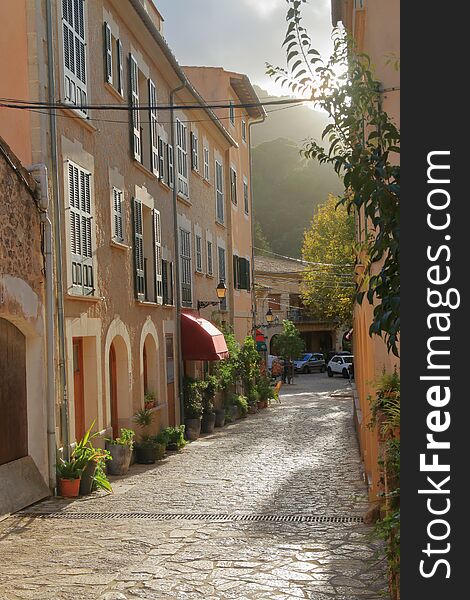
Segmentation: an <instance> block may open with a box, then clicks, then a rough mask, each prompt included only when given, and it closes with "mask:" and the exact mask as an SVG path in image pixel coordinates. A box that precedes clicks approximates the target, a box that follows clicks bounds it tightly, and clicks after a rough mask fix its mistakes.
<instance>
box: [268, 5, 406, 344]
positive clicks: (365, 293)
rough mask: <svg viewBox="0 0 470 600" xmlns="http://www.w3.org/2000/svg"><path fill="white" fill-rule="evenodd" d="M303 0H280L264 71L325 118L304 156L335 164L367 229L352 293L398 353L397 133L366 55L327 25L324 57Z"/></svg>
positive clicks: (347, 198)
mask: <svg viewBox="0 0 470 600" xmlns="http://www.w3.org/2000/svg"><path fill="white" fill-rule="evenodd" d="M305 2H306V0H287V3H288V5H289V9H288V12H287V23H288V26H287V32H286V36H285V39H284V43H283V46H284V47H285V49H286V55H287V65H286V68H281V67H276V66H273V65H271V64H269V63H268V64H267V73H268V74H269V75H271V76H272V77H273V78H274V79H275V81H276V82H279V83H281V84H282V85H283V86H285V87H287V88H288V89H289V90H290V92H291V93H293V94H295V95H296V96H299V97H301V98H305V99H308V100H311V101H313V102H314V103H315V106H316V107H317V108H318V109H321V110H323V111H325V112H326V113H327V114H328V115H329V117H330V123H329V124H328V125H327V127H326V128H325V129H324V131H323V135H322V142H321V143H318V142H317V141H315V140H308V141H307V142H306V143H305V145H304V148H303V154H304V156H305V157H306V158H310V159H315V160H317V161H319V162H320V163H327V164H330V165H332V166H333V167H334V169H335V171H336V173H337V174H338V175H339V176H340V177H341V178H342V179H343V182H344V187H345V192H344V194H343V195H342V196H341V197H340V198H339V204H344V205H345V206H346V207H347V209H348V210H349V211H352V210H355V211H356V214H357V220H358V222H359V223H360V220H361V219H362V222H363V225H362V226H361V229H364V230H368V232H367V233H365V234H364V237H365V240H364V244H363V245H362V246H361V248H360V249H359V250H358V260H359V261H360V262H361V263H362V264H363V265H364V270H363V273H362V275H361V277H360V280H359V281H358V286H357V292H356V300H357V302H358V303H362V301H363V299H364V298H367V300H368V302H369V303H371V304H373V305H374V311H373V322H372V324H371V326H370V330H369V333H370V335H374V334H375V335H380V336H382V337H383V338H384V340H385V342H386V344H387V347H388V350H389V352H393V353H394V354H395V355H396V356H398V343H399V334H400V315H399V312H400V276H399V260H400V255H399V252H400V250H399V241H400V226H399V225H400V224H399V197H400V166H399V164H398V161H399V153H400V132H399V130H398V128H397V126H396V125H395V124H394V122H393V120H392V119H391V118H390V117H389V116H388V115H387V113H386V112H384V110H383V108H382V97H383V89H382V87H381V84H380V82H379V81H377V80H376V79H375V78H374V75H373V71H372V67H371V64H370V59H369V57H368V56H366V55H365V54H361V53H358V52H357V51H356V48H355V45H354V42H353V41H352V40H351V39H350V38H349V37H348V36H347V34H346V32H345V31H344V30H342V29H335V30H334V31H333V37H332V39H333V52H332V54H331V56H330V57H329V59H328V60H326V61H324V60H323V59H322V58H321V57H320V53H319V52H318V51H317V50H316V49H315V48H313V46H312V42H311V39H310V37H309V35H308V32H307V30H306V29H305V27H303V26H302V11H301V7H302V4H304V3H305Z"/></svg>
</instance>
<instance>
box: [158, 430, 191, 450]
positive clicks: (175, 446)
mask: <svg viewBox="0 0 470 600" xmlns="http://www.w3.org/2000/svg"><path fill="white" fill-rule="evenodd" d="M184 429H185V427H184V425H179V427H165V429H162V431H160V433H159V434H158V435H157V436H156V437H157V440H158V442H159V443H160V444H164V445H165V447H166V449H167V450H171V451H175V452H178V451H179V450H181V448H183V447H184V446H185V445H186V440H185V439H184Z"/></svg>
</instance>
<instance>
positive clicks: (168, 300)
mask: <svg viewBox="0 0 470 600" xmlns="http://www.w3.org/2000/svg"><path fill="white" fill-rule="evenodd" d="M162 283H163V304H167V305H169V306H173V263H172V262H170V261H168V260H163V261H162Z"/></svg>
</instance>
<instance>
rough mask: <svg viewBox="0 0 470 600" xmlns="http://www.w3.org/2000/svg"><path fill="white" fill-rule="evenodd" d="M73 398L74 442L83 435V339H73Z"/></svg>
mask: <svg viewBox="0 0 470 600" xmlns="http://www.w3.org/2000/svg"><path fill="white" fill-rule="evenodd" d="M73 396H74V407H75V440H76V441H78V440H80V439H81V438H82V437H83V435H84V433H85V395H84V376H83V338H73Z"/></svg>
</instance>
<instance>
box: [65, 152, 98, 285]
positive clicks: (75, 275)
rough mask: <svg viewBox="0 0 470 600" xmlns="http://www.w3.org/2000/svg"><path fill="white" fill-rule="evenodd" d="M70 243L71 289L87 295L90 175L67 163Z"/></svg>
mask: <svg viewBox="0 0 470 600" xmlns="http://www.w3.org/2000/svg"><path fill="white" fill-rule="evenodd" d="M68 177H69V208H70V246H71V257H72V286H73V291H74V293H77V294H82V295H84V296H90V295H92V294H93V293H94V291H95V289H94V274H93V247H92V214H91V195H90V179H91V175H90V173H89V172H88V171H85V170H84V169H82V168H81V167H79V166H77V165H75V164H73V163H72V162H69V163H68Z"/></svg>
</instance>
